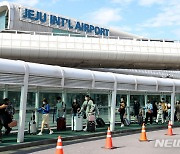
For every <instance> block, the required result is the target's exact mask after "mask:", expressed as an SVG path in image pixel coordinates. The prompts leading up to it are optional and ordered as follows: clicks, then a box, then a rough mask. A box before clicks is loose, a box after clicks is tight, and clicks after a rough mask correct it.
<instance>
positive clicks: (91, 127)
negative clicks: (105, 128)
mask: <svg viewBox="0 0 180 154" xmlns="http://www.w3.org/2000/svg"><path fill="white" fill-rule="evenodd" d="M95 130H96V124H95V121H88V124H87V131H88V132H95Z"/></svg>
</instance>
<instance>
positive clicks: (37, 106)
mask: <svg viewBox="0 0 180 154" xmlns="http://www.w3.org/2000/svg"><path fill="white" fill-rule="evenodd" d="M38 108H39V91H37V92H36V94H35V109H36V110H35V121H36V128H37V130H38V128H39V113H38V112H37V109H38Z"/></svg>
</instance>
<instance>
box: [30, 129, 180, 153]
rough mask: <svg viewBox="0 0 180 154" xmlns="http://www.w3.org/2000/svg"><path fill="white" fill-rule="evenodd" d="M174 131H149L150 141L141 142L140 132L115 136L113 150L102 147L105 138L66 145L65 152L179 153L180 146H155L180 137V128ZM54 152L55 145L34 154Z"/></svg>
mask: <svg viewBox="0 0 180 154" xmlns="http://www.w3.org/2000/svg"><path fill="white" fill-rule="evenodd" d="M173 131H174V133H176V135H174V136H166V135H164V134H165V133H167V130H160V131H152V132H147V137H148V139H149V140H151V141H150V142H139V141H138V139H139V137H140V133H138V134H133V135H127V136H121V137H113V145H114V146H116V147H117V149H113V150H107V149H103V148H102V147H103V146H104V144H105V139H100V140H96V141H89V142H83V143H77V144H73V145H66V146H64V147H63V148H64V153H65V154H74V153H76V154H106V153H107V154H119V153H123V154H152V153H154V154H172V153H173V154H179V153H180V148H155V147H154V145H155V140H156V139H180V128H174V129H173ZM54 152H55V147H54V148H50V149H46V150H42V151H38V152H34V153H33V154H49V153H54Z"/></svg>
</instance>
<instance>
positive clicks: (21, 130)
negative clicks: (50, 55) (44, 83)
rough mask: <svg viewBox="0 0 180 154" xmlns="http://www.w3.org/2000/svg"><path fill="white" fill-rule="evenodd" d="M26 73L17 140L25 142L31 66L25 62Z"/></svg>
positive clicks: (22, 90)
mask: <svg viewBox="0 0 180 154" xmlns="http://www.w3.org/2000/svg"><path fill="white" fill-rule="evenodd" d="M23 64H24V68H25V75H24V83H23V85H22V87H21V98H20V107H19V122H18V135H17V142H18V143H22V142H24V127H25V119H26V104H27V92H28V78H29V67H28V65H27V64H26V63H24V62H23Z"/></svg>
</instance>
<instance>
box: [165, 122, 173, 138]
mask: <svg viewBox="0 0 180 154" xmlns="http://www.w3.org/2000/svg"><path fill="white" fill-rule="evenodd" d="M165 135H169V136H172V135H174V134H173V131H172V124H171V121H169V123H168V133H167V134H165Z"/></svg>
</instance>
